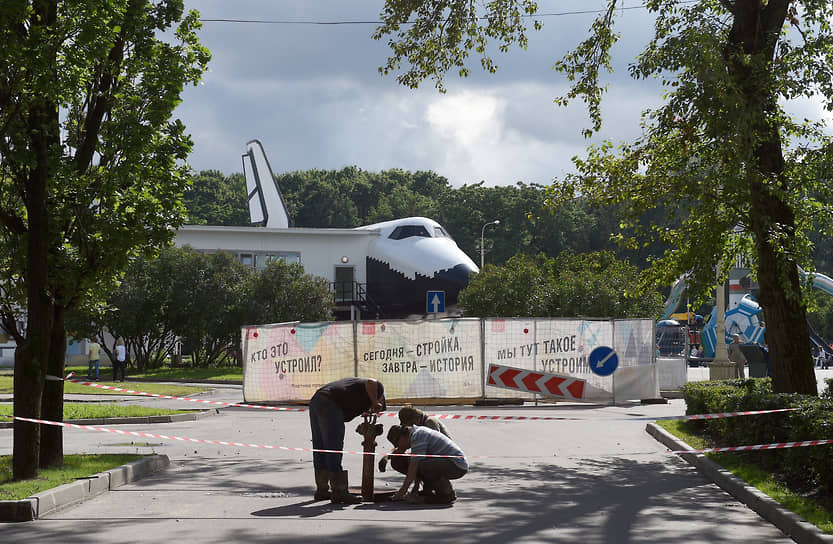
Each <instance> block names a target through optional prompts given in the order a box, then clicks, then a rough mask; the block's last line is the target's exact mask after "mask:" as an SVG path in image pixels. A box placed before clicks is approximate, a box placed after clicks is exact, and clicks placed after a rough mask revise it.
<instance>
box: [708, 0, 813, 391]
mask: <svg viewBox="0 0 833 544" xmlns="http://www.w3.org/2000/svg"><path fill="white" fill-rule="evenodd" d="M788 4H789V2H788V1H787V0H770V1H769V2H766V3H764V2H762V1H761V0H738V1H737V2H735V4H734V9H733V15H734V20H733V23H732V28H731V31H730V33H729V40H728V43H727V47H726V50H725V55H726V60H727V64H728V68H729V73H730V74H731V76H732V77H733V78H734V80H735V85H734V86H733V87H734V88H735V89H738V90H739V92H740V94H739V97H740V99H741V100H740V108H739V110H740V112H739V113H740V115H738V119H741V120H747V121H746V122H748V123H749V124H748V125H747V126H743V127H738V128H739V132H740V133H741V134H745V135H746V136H747V137H748V138H749V140H748V141H749V142H750V143H751V144H752V146H753V147H752V149H753V153H752V154H751V155H750V156H749V158H748V163H747V164H746V165H745V166H746V168H747V180H748V189H749V214H748V218H747V221H748V226H749V228H750V230H751V232H752V235H753V237H754V240H755V248H756V251H757V254H758V284H759V285H760V301H761V304H762V305H763V307H764V315H765V316H766V341H767V344H768V345H769V354H770V359H771V360H772V364H773V389H774V390H775V391H776V392H779V393H804V394H808V395H817V394H818V391H817V387H816V376H815V372H814V370H813V364H812V359H811V356H810V334H809V330H808V327H807V311H806V307H805V305H804V302H803V299H802V296H801V284H800V281H799V277H798V269H797V265H796V260H795V259H796V257H795V256H796V247H797V246H796V226H795V225H796V223H795V215H794V213H793V210H792V208H790V206H789V204H788V203H787V202H785V201H784V200H783V198H782V197H781V196H780V193H781V191H782V190H783V189H785V188H788V186H789V184H790V180H789V179H788V178H787V177H785V176H784V153H783V149H782V141H781V133H780V132H779V128H778V126H777V125H776V123H774V121H773V119H774V118H775V116H776V115H777V112H778V107H777V97H776V96H775V95H774V93H773V92H772V90H771V89H773V88H775V87H774V85H773V84H772V78H773V75H772V70H773V59H774V55H775V48H776V44H777V40H778V36H779V33H780V32H781V30H782V28H783V24H784V21H785V20H786V14H787V8H788ZM787 192H789V191H787Z"/></svg>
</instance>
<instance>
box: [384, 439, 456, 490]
mask: <svg viewBox="0 0 833 544" xmlns="http://www.w3.org/2000/svg"><path fill="white" fill-rule="evenodd" d="M388 440H390V441H391V442H393V443H394V444H396V445H397V450H401V451H406V450H408V448H410V449H411V457H410V464H409V465H408V474H407V475H406V476H405V482H404V483H403V484H402V487H401V488H400V489H399V491H397V492H396V493H395V494H394V495H393V500H395V501H401V500H404V499H406V498H407V499H408V500H409V501H410V502H416V503H420V502H426V503H428V504H451V503H453V502H454V501H455V500H456V499H457V495H456V494H455V493H454V488H453V487H452V486H451V481H450V480H456V479H457V478H461V477H462V476H463V475H465V474H466V473H467V472H468V471H469V464H468V463H467V462H466V457H465V455H464V454H463V450H461V449H460V447H459V446H457V444H455V443H454V442H452V441H451V439H450V438H448V437H447V436H445V435H444V434H442V433H440V432H437V431H434V430H432V429H429V428H427V427H412V426H408V425H393V426H392V427H391V428H390V430H389V431H388ZM432 456H447V457H432ZM420 480H421V481H422V483H423V485H424V492H423V493H424V494H423V495H422V496H421V495H419V493H418V490H417V488H418V486H419V482H420ZM411 484H413V489H412V490H411V492H410V494H409V493H408V488H409V487H410V486H411Z"/></svg>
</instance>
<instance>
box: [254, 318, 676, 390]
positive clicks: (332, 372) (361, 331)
mask: <svg viewBox="0 0 833 544" xmlns="http://www.w3.org/2000/svg"><path fill="white" fill-rule="evenodd" d="M241 334H242V346H243V361H244V363H243V398H244V399H245V401H246V402H249V403H284V402H306V401H308V400H309V399H310V398H311V397H312V395H313V394H314V393H315V391H316V390H317V389H318V388H319V387H321V386H322V385H324V384H326V383H329V382H331V381H334V380H337V379H340V378H345V377H348V376H361V377H365V378H375V379H377V380H379V381H380V382H382V384H383V385H384V387H385V394H386V397H387V399H388V402H389V403H392V404H396V403H397V401H400V402H401V401H408V402H414V403H420V402H424V403H429V402H437V403H454V402H455V401H457V402H461V403H463V402H472V401H473V400H478V399H484V400H487V399H510V398H511V399H523V400H535V399H536V398H541V396H540V395H539V394H537V393H535V394H533V393H526V392H520V391H514V390H510V389H504V388H498V387H494V386H492V385H489V384H488V369H489V367H490V365H492V364H497V365H504V366H510V367H515V368H520V369H525V370H531V371H535V372H541V373H547V374H556V375H559V376H564V377H570V378H579V379H581V380H585V382H586V386H585V389H584V398H583V399H582V400H585V401H588V402H593V403H607V404H614V403H621V402H625V401H629V400H643V399H655V398H658V397H659V395H660V393H659V385H658V379H657V367H656V364H655V345H654V322H653V321H652V320H650V319H617V320H612V319H561V318H548V319H540V318H539V319H522V318H516V319H494V318H490V319H479V318H461V319H452V318H449V319H424V320H419V321H413V320H389V321H336V322H322V323H297V322H296V323H279V324H272V325H258V326H248V327H243V329H242V331H241ZM599 346H606V347H610V348H612V349H613V350H614V351H615V352H616V355H617V357H618V367H617V368H616V370H615V371H614V372H613V373H612V374H610V375H608V376H599V375H597V374H596V373H594V372H593V371H591V369H590V365H589V363H588V355H589V354H590V352H591V351H592V350H593V349H594V348H596V347H599Z"/></svg>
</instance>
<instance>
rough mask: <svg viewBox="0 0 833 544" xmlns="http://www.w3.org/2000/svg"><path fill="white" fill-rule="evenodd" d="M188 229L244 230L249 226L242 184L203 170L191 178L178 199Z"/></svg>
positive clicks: (238, 176)
mask: <svg viewBox="0 0 833 544" xmlns="http://www.w3.org/2000/svg"><path fill="white" fill-rule="evenodd" d="M182 204H183V205H184V206H185V209H186V210H187V213H188V224H190V225H224V226H246V225H248V224H249V210H248V202H247V201H246V180H245V178H244V177H243V175H242V174H232V175H230V176H228V177H226V176H224V175H223V174H222V172H219V171H217V170H203V171H201V172H200V173H199V174H197V175H195V176H193V177H192V178H191V185H190V187H189V188H188V189H187V190H186V191H185V194H183V196H182Z"/></svg>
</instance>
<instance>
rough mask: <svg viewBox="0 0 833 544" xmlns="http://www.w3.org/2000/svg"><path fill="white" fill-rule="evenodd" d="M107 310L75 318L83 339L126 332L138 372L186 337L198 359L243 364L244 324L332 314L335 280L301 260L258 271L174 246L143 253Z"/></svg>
mask: <svg viewBox="0 0 833 544" xmlns="http://www.w3.org/2000/svg"><path fill="white" fill-rule="evenodd" d="M104 308H105V309H104V310H101V309H99V310H98V311H96V312H78V313H76V314H75V315H74V316H73V317H72V321H71V322H72V324H73V326H74V327H75V328H74V330H76V331H77V332H76V334H77V335H78V336H80V337H85V336H86V337H96V338H104V333H105V331H106V332H109V333H110V334H112V335H114V336H117V337H122V338H124V340H125V344H126V345H127V346H128V351H129V352H130V353H132V354H133V355H134V356H135V358H136V363H137V367H138V368H139V370H146V369H153V368H158V367H160V366H161V365H162V363H163V362H164V361H165V360H167V359H168V358H170V356H171V355H172V353H173V350H174V347H175V343H176V342H177V341H178V340H179V339H181V340H182V342H183V352H184V353H187V354H190V355H191V360H192V364H194V365H195V366H200V367H208V366H212V365H215V364H217V363H218V362H219V361H222V360H224V359H231V360H233V361H235V363H238V364H239V360H238V354H239V353H240V347H239V342H240V328H241V327H242V326H244V325H250V324H253V323H272V322H282V321H295V320H298V321H322V320H327V319H329V318H330V317H331V315H332V308H333V301H332V296H331V295H330V293H329V286H328V285H327V283H326V282H325V281H324V280H322V279H320V278H313V277H311V276H309V275H307V274H305V273H304V271H303V268H302V267H301V266H300V265H298V264H288V263H285V262H283V261H276V262H272V263H270V264H269V266H268V267H267V268H266V269H265V270H263V271H262V272H255V271H253V270H252V269H250V268H249V267H247V266H245V265H243V264H242V263H240V262H239V261H237V259H235V258H234V256H232V255H231V254H229V253H226V252H218V253H213V254H207V253H201V252H197V251H194V250H192V249H190V248H168V249H165V250H163V251H162V252H161V253H160V255H159V257H158V258H153V259H145V258H139V259H136V260H135V261H134V262H133V263H132V264H131V266H130V268H129V269H128V271H127V273H126V274H125V277H124V280H123V281H122V282H121V284H120V285H119V286H118V288H116V289H114V290H113V291H112V292H111V293H110V294H109V295H108V297H107V304H106V306H104Z"/></svg>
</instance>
